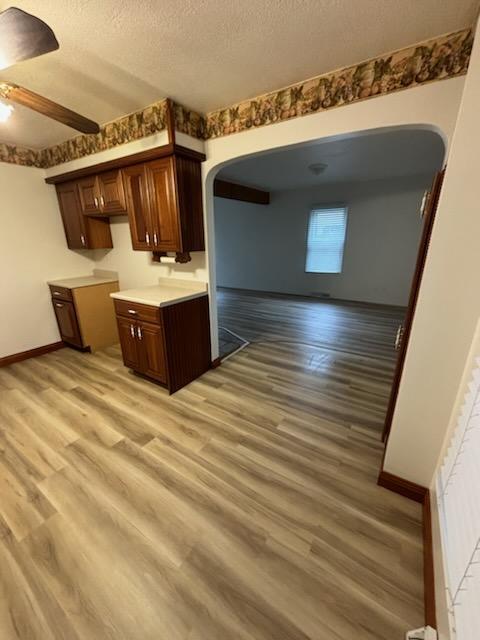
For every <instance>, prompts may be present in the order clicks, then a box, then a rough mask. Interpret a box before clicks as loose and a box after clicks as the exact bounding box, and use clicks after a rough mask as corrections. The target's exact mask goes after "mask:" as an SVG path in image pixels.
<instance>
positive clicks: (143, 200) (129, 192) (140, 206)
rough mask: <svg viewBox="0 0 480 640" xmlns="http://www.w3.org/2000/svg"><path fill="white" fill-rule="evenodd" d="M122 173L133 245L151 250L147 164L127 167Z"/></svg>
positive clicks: (142, 249)
mask: <svg viewBox="0 0 480 640" xmlns="http://www.w3.org/2000/svg"><path fill="white" fill-rule="evenodd" d="M122 174H123V184H124V187H125V197H126V201H127V213H128V221H129V223H130V234H131V236H132V247H133V248H134V249H136V250H137V251H151V250H152V249H153V248H154V247H153V235H152V232H151V222H150V208H149V200H148V192H147V181H146V174H145V165H143V164H140V165H134V166H133V167H127V168H126V169H123V170H122Z"/></svg>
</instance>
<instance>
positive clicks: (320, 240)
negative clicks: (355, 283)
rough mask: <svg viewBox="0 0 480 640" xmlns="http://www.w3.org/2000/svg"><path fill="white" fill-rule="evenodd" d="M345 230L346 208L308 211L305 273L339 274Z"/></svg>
mask: <svg viewBox="0 0 480 640" xmlns="http://www.w3.org/2000/svg"><path fill="white" fill-rule="evenodd" d="M346 229H347V209H346V207H329V208H327V207H325V208H323V207H322V208H315V209H312V211H310V217H309V219H308V232H307V256H306V260H305V271H306V272H308V273H341V271H342V263H343V249H344V246H345V233H346Z"/></svg>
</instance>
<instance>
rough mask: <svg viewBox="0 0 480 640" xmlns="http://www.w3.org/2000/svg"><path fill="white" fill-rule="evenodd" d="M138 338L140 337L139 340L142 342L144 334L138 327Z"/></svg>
mask: <svg viewBox="0 0 480 640" xmlns="http://www.w3.org/2000/svg"><path fill="white" fill-rule="evenodd" d="M137 336H138V339H139V340H142V338H143V333H142V329H141V328H140V327H137Z"/></svg>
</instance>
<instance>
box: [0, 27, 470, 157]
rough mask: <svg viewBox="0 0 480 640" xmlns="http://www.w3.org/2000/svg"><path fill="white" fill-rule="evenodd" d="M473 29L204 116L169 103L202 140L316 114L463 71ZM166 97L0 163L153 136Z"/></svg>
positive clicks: (179, 122)
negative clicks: (85, 132) (94, 128)
mask: <svg viewBox="0 0 480 640" xmlns="http://www.w3.org/2000/svg"><path fill="white" fill-rule="evenodd" d="M472 45H473V32H472V29H463V30H461V31H456V32H454V33H450V34H447V35H444V36H439V37H437V38H432V39H431V40H427V41H425V42H422V43H420V44H416V45H414V46H412V47H408V48H405V49H400V50H398V51H395V52H393V53H389V54H386V55H383V56H378V57H377V58H372V59H371V60H367V61H365V62H361V63H360V64H357V65H353V66H351V67H346V68H344V69H340V70H338V71H333V72H331V73H326V74H324V75H321V76H317V77H316V78H313V79H310V80H306V81H304V82H299V83H297V84H294V85H291V86H289V87H286V88H284V89H281V90H279V91H272V92H271V93H267V94H265V95H263V96H259V97H256V98H253V99H250V100H245V101H242V102H240V103H238V104H235V105H233V106H231V107H227V108H225V109H219V110H217V111H213V112H211V113H208V114H207V115H206V116H203V115H201V114H199V113H197V112H196V111H193V110H190V109H187V108H186V107H184V106H182V105H180V104H178V103H175V102H172V110H173V120H174V128H175V130H176V131H180V132H182V133H186V134H187V135H190V136H193V137H195V138H199V139H201V140H207V139H210V138H218V137H220V136H226V135H230V134H233V133H239V132H241V131H246V130H248V129H251V128H256V127H261V126H265V125H268V124H274V123H276V122H282V121H285V120H289V119H291V118H297V117H299V116H304V115H308V114H311V113H317V112H320V111H325V110H327V109H332V108H334V107H339V106H342V105H346V104H352V103H353V102H358V101H359V100H366V99H368V98H373V97H375V96H379V95H386V94H388V93H392V92H394V91H400V90H402V89H408V88H410V87H415V86H419V85H422V84H425V83H428V82H434V81H436V80H443V79H446V78H452V77H455V76H460V75H463V74H465V73H466V72H467V69H468V64H469V61H470V54H471V50H472ZM167 111H168V100H167V99H164V100H160V101H159V102H155V103H154V104H152V105H149V106H148V107H145V108H144V109H142V110H140V111H136V112H135V113H131V114H129V115H127V116H123V117H122V118H118V119H117V120H114V121H112V122H108V123H107V124H105V125H103V126H102V127H101V130H100V133H98V134H95V135H79V136H76V137H75V138H72V139H70V140H66V141H65V142H62V143H60V144H57V145H55V146H53V147H48V148H46V149H42V150H35V149H28V148H26V147H19V146H15V145H8V144H3V143H0V162H10V163H13V164H18V165H25V166H32V167H41V168H48V167H53V166H55V165H58V164H63V163H64V162H69V161H71V160H76V159H78V158H83V157H85V156H89V155H92V154H94V153H98V152H99V151H105V150H107V149H112V148H113V147H116V146H118V145H122V144H125V143H127V142H132V141H134V140H139V139H140V138H145V137H147V136H151V135H153V134H155V133H158V132H159V131H163V130H164V129H166V128H167Z"/></svg>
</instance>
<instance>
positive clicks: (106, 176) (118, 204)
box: [98, 171, 127, 215]
mask: <svg viewBox="0 0 480 640" xmlns="http://www.w3.org/2000/svg"><path fill="white" fill-rule="evenodd" d="M98 188H99V191H100V208H101V210H102V213H103V214H105V215H119V214H122V213H127V205H126V203H125V190H124V188H123V181H122V174H121V172H120V171H108V172H107V173H101V174H99V176H98Z"/></svg>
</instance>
